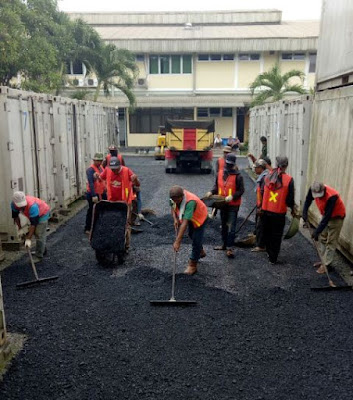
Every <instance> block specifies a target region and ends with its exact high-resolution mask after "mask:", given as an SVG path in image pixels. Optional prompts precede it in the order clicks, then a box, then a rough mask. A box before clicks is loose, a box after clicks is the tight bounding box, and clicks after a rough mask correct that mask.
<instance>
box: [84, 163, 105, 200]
mask: <svg viewBox="0 0 353 400" xmlns="http://www.w3.org/2000/svg"><path fill="white" fill-rule="evenodd" d="M89 168H93V169H94V172H96V173H97V174H98V175H100V174H101V173H102V172H103V167H99V168H98V167H97V166H96V165H94V164H92V165H91V166H90V167H89ZM89 168H88V169H89ZM88 169H87V171H88ZM86 190H87V193H91V189H90V187H89V183H88V182H87V185H86ZM94 191H95V192H96V194H98V195H100V196H101V195H102V194H103V193H104V191H105V182H104V181H101V180H100V179H98V178H95V179H94Z"/></svg>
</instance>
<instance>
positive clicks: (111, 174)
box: [100, 157, 140, 249]
mask: <svg viewBox="0 0 353 400" xmlns="http://www.w3.org/2000/svg"><path fill="white" fill-rule="evenodd" d="M100 178H101V179H102V180H104V181H105V182H106V185H107V198H108V201H123V202H124V203H126V204H127V205H128V215H127V227H126V249H128V248H129V247H130V238H131V214H132V208H131V204H132V200H133V199H134V193H133V186H134V185H135V186H140V182H139V180H138V177H137V176H136V175H135V174H134V173H133V171H131V169H130V168H128V167H124V166H122V165H121V164H120V160H119V159H118V158H117V157H112V158H111V159H110V164H109V167H107V168H105V170H104V171H103V172H102V174H101V175H100Z"/></svg>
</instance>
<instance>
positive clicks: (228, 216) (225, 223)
mask: <svg viewBox="0 0 353 400" xmlns="http://www.w3.org/2000/svg"><path fill="white" fill-rule="evenodd" d="M236 159H237V158H236V155H235V154H234V153H229V154H227V158H226V162H225V168H224V170H223V173H221V172H220V171H219V172H218V174H217V177H216V182H215V185H214V187H213V189H212V191H211V192H208V193H207V194H206V197H209V196H211V195H212V194H218V195H220V196H224V197H225V201H226V205H225V207H224V208H223V209H221V221H222V240H223V244H222V246H217V247H215V250H226V254H227V257H229V258H233V257H234V250H233V248H234V239H235V228H236V224H237V218H238V211H239V207H240V204H241V196H242V195H243V193H244V180H243V177H242V176H241V174H240V172H239V170H238V167H237V166H236Z"/></svg>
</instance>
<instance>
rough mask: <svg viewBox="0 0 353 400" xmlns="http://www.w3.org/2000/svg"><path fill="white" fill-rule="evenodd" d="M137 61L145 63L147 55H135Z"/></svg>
mask: <svg viewBox="0 0 353 400" xmlns="http://www.w3.org/2000/svg"><path fill="white" fill-rule="evenodd" d="M135 60H136V61H137V62H144V61H145V55H144V54H136V55H135Z"/></svg>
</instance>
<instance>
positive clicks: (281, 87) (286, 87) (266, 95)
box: [250, 64, 306, 107]
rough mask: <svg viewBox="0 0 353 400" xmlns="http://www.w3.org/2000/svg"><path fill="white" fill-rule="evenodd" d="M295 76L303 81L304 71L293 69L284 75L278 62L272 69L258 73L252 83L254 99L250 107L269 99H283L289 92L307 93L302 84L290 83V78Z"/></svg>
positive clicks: (251, 88)
mask: <svg viewBox="0 0 353 400" xmlns="http://www.w3.org/2000/svg"><path fill="white" fill-rule="evenodd" d="M294 77H298V78H300V80H301V81H303V78H304V73H303V72H302V71H299V70H294V69H293V70H291V71H289V72H286V73H285V74H283V75H282V74H281V70H280V68H279V65H278V64H276V65H275V66H274V67H273V68H272V69H271V70H270V71H268V72H264V73H262V74H260V75H258V76H257V78H256V79H255V80H254V82H253V83H252V84H251V85H250V90H251V94H252V96H253V101H252V102H251V105H250V107H254V106H258V105H262V104H264V103H265V102H266V101H267V100H271V101H278V100H281V99H283V97H284V95H285V94H286V93H288V92H296V93H300V94H305V93H306V90H305V89H304V88H303V85H302V84H300V85H291V84H290V79H291V78H294ZM255 92H256V94H255Z"/></svg>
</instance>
